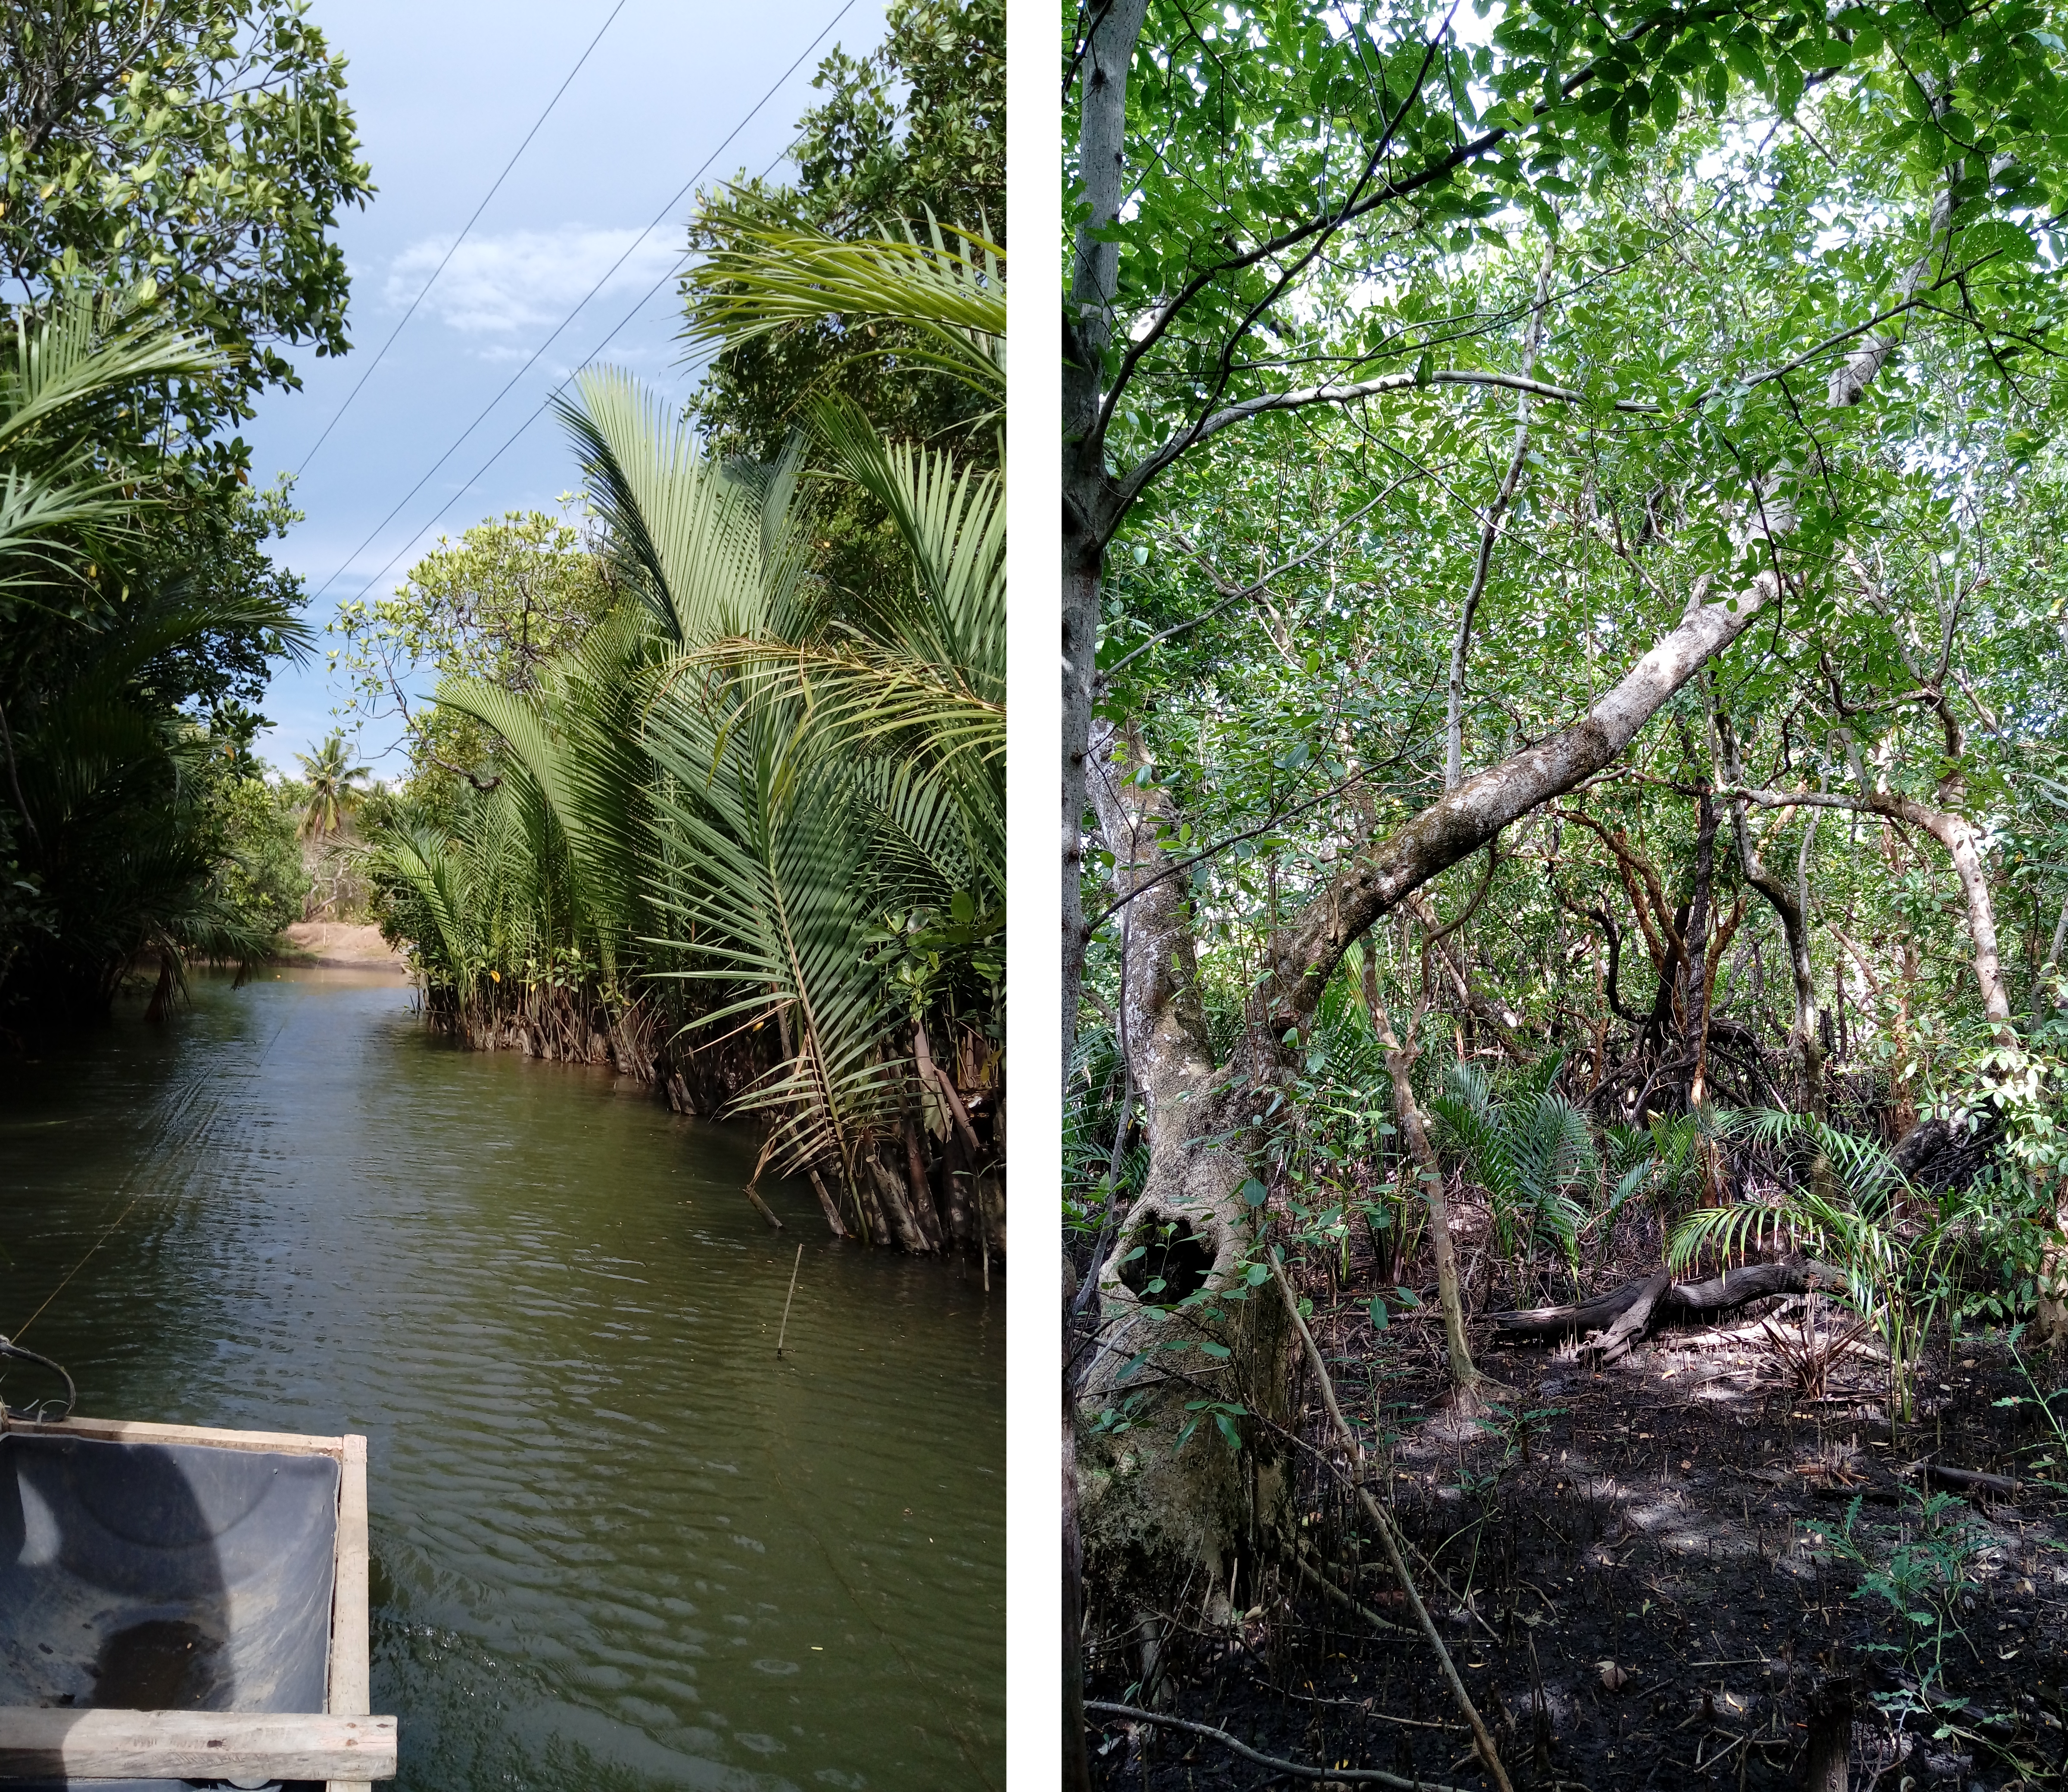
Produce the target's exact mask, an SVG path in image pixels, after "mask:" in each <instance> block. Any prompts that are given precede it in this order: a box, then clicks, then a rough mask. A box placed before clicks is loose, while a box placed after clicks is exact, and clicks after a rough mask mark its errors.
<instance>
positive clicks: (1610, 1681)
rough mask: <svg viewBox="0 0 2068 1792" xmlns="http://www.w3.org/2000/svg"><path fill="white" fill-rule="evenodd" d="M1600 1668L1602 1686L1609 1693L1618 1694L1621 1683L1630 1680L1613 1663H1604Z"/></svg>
mask: <svg viewBox="0 0 2068 1792" xmlns="http://www.w3.org/2000/svg"><path fill="white" fill-rule="evenodd" d="M1600 1668H1601V1676H1602V1685H1604V1686H1606V1688H1608V1689H1609V1690H1610V1692H1620V1691H1621V1690H1622V1685H1623V1682H1624V1681H1626V1680H1628V1679H1629V1678H1630V1676H1629V1675H1628V1674H1626V1673H1625V1672H1623V1671H1622V1668H1618V1666H1617V1665H1616V1664H1614V1662H1613V1661H1604V1662H1602V1663H1601V1664H1600Z"/></svg>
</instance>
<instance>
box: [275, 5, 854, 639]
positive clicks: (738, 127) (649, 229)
mask: <svg viewBox="0 0 2068 1792" xmlns="http://www.w3.org/2000/svg"><path fill="white" fill-rule="evenodd" d="M853 6H854V0H842V4H841V9H840V10H839V11H838V12H837V13H835V14H833V15H832V18H829V19H828V20H827V21H826V22H825V24H824V26H822V27H821V28H820V31H819V35H817V36H816V37H815V38H813V39H812V41H811V42H810V43H808V44H806V45H805V46H804V48H803V49H802V50H801V51H799V52H798V55H797V59H796V61H795V62H793V63H791V64H790V66H789V67H788V68H786V69H784V71H783V72H782V73H781V74H780V75H778V76H776V78H775V83H774V85H772V86H771V87H770V88H769V89H768V91H767V92H766V93H764V94H763V95H762V96H761V97H760V98H759V100H755V103H754V104H753V106H752V108H751V109H750V110H749V111H748V112H747V116H745V117H744V118H743V119H741V120H740V121H739V123H738V124H735V125H734V126H733V128H731V130H730V131H728V132H726V135H725V140H724V142H723V143H720V144H719V146H718V147H717V148H715V149H714V150H712V151H711V152H710V154H709V155H708V156H706V157H705V158H704V159H703V161H702V164H701V165H699V166H698V169H697V170H696V172H695V173H694V174H692V175H691V176H690V177H689V179H688V180H686V181H684V182H683V183H682V185H681V186H680V187H679V188H678V189H677V190H676V192H675V193H674V196H673V197H671V198H670V200H669V201H668V202H667V204H666V205H663V206H662V208H661V209H660V211H659V212H658V213H656V214H655V216H654V218H653V222H652V223H650V224H649V225H648V226H646V228H645V230H641V232H640V233H639V234H638V235H637V236H636V237H634V238H633V239H632V241H631V242H630V243H629V244H628V245H627V246H626V247H625V253H624V254H621V255H620V256H619V257H618V258H617V260H616V261H614V262H612V263H611V264H610V266H609V267H607V268H606V269H605V270H604V272H603V274H602V277H601V278H599V279H598V280H597V282H596V284H595V285H594V286H591V287H590V288H589V289H588V291H587V292H586V293H584V295H582V297H581V298H580V300H579V301H577V302H576V305H575V307H574V309H573V310H572V311H569V312H568V315H566V316H565V317H564V318H562V319H560V322H559V323H556V324H555V325H554V326H553V329H552V334H551V335H548V337H547V338H546V339H545V340H544V341H543V342H542V343H539V346H538V347H536V348H535V349H533V350H532V351H531V358H530V359H529V360H527V361H526V362H525V363H524V364H523V366H522V367H520V368H518V370H517V371H516V372H515V373H513V374H512V375H511V376H510V378H509V379H508V380H507V381H506V382H505V383H504V384H503V389H502V390H501V391H500V392H498V393H496V395H495V396H494V397H493V398H491V400H489V401H488V402H487V404H485V405H483V406H482V408H481V411H480V412H479V413H478V415H477V416H476V417H474V421H472V422H471V423H470V424H469V425H467V426H466V428H465V429H462V431H461V432H460V433H459V434H458V437H456V438H455V439H454V441H453V444H452V445H451V446H450V448H448V449H446V451H445V453H442V454H441V455H440V456H439V457H438V459H437V460H435V461H433V462H432V463H431V465H430V466H429V468H428V469H425V473H424V476H423V477H421V479H419V480H418V481H417V482H416V484H415V485H413V486H411V487H410V488H409V490H408V491H406V492H405V493H404V494H402V497H401V500H400V501H399V502H397V504H396V506H395V507H394V509H393V510H390V511H389V513H388V514H387V515H385V517H383V518H381V520H380V522H377V523H376V524H375V525H374V526H373V527H372V530H370V531H368V534H367V537H366V539H365V540H364V541H362V542H360V544H359V546H358V547H355V548H354V549H353V550H352V551H351V553H349V554H348V555H346V556H345V558H344V563H343V564H341V565H340V567H338V569H337V571H336V572H333V573H332V575H330V577H329V578H328V579H325V580H324V582H323V583H322V584H321V585H320V587H317V590H316V591H315V595H314V596H312V597H311V598H310V599H309V602H310V603H315V602H316V601H317V599H320V598H321V597H322V596H323V595H324V592H325V591H328V590H329V589H330V588H331V587H332V585H334V584H336V583H337V581H338V580H339V579H341V578H343V577H344V575H345V573H346V572H347V571H349V570H350V568H351V566H352V562H353V561H354V560H356V559H358V558H359V556H360V555H362V554H364V552H365V551H366V550H367V549H368V547H371V546H372V544H373V542H375V541H376V540H377V539H378V538H379V537H380V534H381V530H384V529H385V528H386V527H387V526H388V525H389V523H391V522H393V521H394V520H395V518H397V517H398V516H400V515H401V514H402V511H403V510H404V508H405V506H407V505H408V503H409V500H410V499H411V498H414V497H415V496H416V495H417V493H418V492H420V491H421V490H423V489H424V487H425V486H427V485H429V483H430V481H431V478H432V476H433V475H434V473H437V472H438V469H439V468H440V467H442V466H443V465H445V464H446V461H450V459H451V458H452V457H453V456H454V455H455V454H456V453H458V452H459V450H460V448H461V446H462V444H463V443H465V441H466V439H467V437H470V436H471V435H472V434H473V433H474V431H475V430H477V429H479V428H480V427H481V425H482V424H483V423H484V422H486V421H487V419H488V417H489V414H490V412H492V411H494V410H495V408H496V406H497V405H499V404H501V403H502V402H503V400H504V399H505V398H507V397H508V396H510V393H511V390H512V388H515V385H516V384H517V383H518V381H519V380H522V379H523V377H524V376H525V375H526V374H527V373H528V372H531V369H532V368H533V367H534V366H535V364H537V362H538V360H539V356H541V355H543V354H544V353H545V352H546V351H547V350H548V348H550V347H552V345H553V343H555V342H556V340H558V339H559V337H560V332H561V331H563V330H564V329H566V328H567V327H568V325H569V324H571V323H573V322H574V320H575V319H576V318H577V317H579V316H580V315H581V314H582V311H583V309H584V307H586V306H587V305H588V302H589V301H590V300H591V299H593V298H595V297H596V295H597V294H598V293H600V291H603V289H604V287H605V286H606V285H607V284H609V281H610V278H611V277H612V275H613V274H616V273H617V270H619V269H620V268H621V267H622V266H624V265H625V262H627V261H629V260H630V259H631V257H632V252H633V250H635V249H637V247H638V246H640V244H641V243H642V242H645V240H646V239H647V238H649V237H650V236H651V235H652V234H653V233H654V232H655V231H656V230H658V229H659V228H660V227H661V226H662V224H663V223H664V222H665V221H666V220H667V217H668V215H669V214H670V213H671V212H673V211H674V209H675V207H676V206H677V205H679V204H680V203H681V202H682V199H683V197H685V195H686V194H687V193H689V192H690V190H691V189H693V188H694V186H695V185H696V184H697V182H698V181H700V180H702V178H703V176H704V173H705V170H706V169H709V168H710V165H711V164H712V163H713V162H714V161H717V160H718V159H719V156H721V155H723V153H724V152H725V150H726V147H727V144H730V143H731V141H732V140H733V139H734V138H735V137H736V136H739V133H740V132H742V131H743V130H745V129H746V128H747V126H748V125H749V124H751V123H752V122H753V121H754V120H755V116H757V115H758V114H759V112H760V111H761V109H762V108H763V107H764V106H766V105H767V104H768V102H769V101H770V100H773V99H774V98H775V95H776V94H777V93H778V92H779V91H781V89H782V87H783V84H784V83H785V82H786V81H788V79H790V77H791V76H792V75H794V74H796V72H797V71H798V70H799V69H800V67H803V66H804V59H805V58H806V57H807V56H808V55H811V53H812V51H814V50H816V49H817V48H818V47H819V45H820V43H822V42H824V39H825V37H826V35H827V33H828V32H829V31H831V30H832V28H833V27H834V26H836V25H837V24H839V23H840V22H841V19H843V18H845V17H846V16H847V14H848V13H849V11H850V10H852V9H853ZM784 154H785V155H787V154H788V150H786V151H784ZM781 160H782V157H781V156H778V157H777V158H776V161H781ZM774 165H775V164H774V163H771V164H770V166H771V167H773V166H774ZM688 259H689V257H688V256H687V255H683V256H682V257H680V258H678V260H677V261H676V263H675V265H674V267H672V268H670V270H668V272H667V273H666V274H663V275H662V277H661V278H660V279H659V280H657V281H656V282H654V283H653V285H652V286H649V287H648V288H647V290H646V291H645V295H643V296H642V297H641V299H640V300H639V303H638V304H637V305H635V306H633V307H632V310H631V311H629V312H627V313H626V314H625V317H624V318H623V319H621V321H620V322H619V323H617V326H616V327H614V328H613V330H612V331H611V332H610V335H609V336H605V338H604V343H608V342H609V340H610V339H611V336H615V335H617V332H618V331H619V330H621V329H623V328H624V327H625V324H627V323H630V322H631V320H632V319H633V316H634V315H636V314H637V311H638V310H639V307H640V306H642V305H644V304H645V303H646V301H647V300H648V299H651V298H652V297H653V295H654V294H655V293H656V292H657V291H660V290H661V287H662V286H663V285H665V284H666V282H668V281H669V280H670V279H672V278H674V276H675V274H677V273H678V272H679V271H680V270H681V268H682V264H683V263H684V262H686V261H687V260H688ZM602 347H603V344H602V343H599V344H598V345H597V347H596V351H595V353H596V354H600V353H601V352H602ZM590 358H591V359H594V355H593V354H592V356H591V357H590ZM584 365H586V363H584ZM569 377H570V378H572V375H570V376H569ZM565 384H567V381H566V380H562V381H561V382H560V385H562V386H564V385H565ZM559 389H560V387H557V386H556V388H554V390H555V391H556V392H557V391H558V390H559ZM544 408H545V407H544V405H543V404H541V405H540V406H539V410H540V411H543V409H544ZM537 414H538V413H537V412H534V413H533V416H534V417H535V416H536V415H537ZM531 421H532V418H531V417H527V418H526V419H525V420H524V422H523V425H520V426H519V429H518V431H517V434H518V435H522V434H523V432H524V430H525V429H527V428H529V427H530V425H531ZM510 440H511V441H515V440H516V436H512V437H511V438H510ZM509 445H510V443H509V442H507V441H506V442H505V443H504V444H503V448H499V449H497V450H496V451H495V455H494V456H492V457H491V458H490V460H489V461H487V463H486V465H484V466H483V467H482V472H486V470H487V469H488V467H489V466H492V465H495V461H496V460H497V459H499V458H500V457H501V456H502V454H503V449H507V447H508V446H509ZM479 477H481V475H480V473H476V474H475V475H474V478H477V479H478V478H479ZM472 483H473V480H469V481H468V482H467V486H470V485H472ZM467 486H462V487H461V488H460V492H464V491H465V490H466V489H467ZM460 492H455V493H454V494H453V497H452V498H448V499H447V500H446V505H445V506H444V507H443V508H442V509H441V510H439V512H438V515H440V516H442V515H444V514H445V510H446V509H450V507H451V506H452V504H453V503H454V502H457V500H458V497H459V495H460ZM432 520H433V521H434V522H435V521H436V520H437V518H433V519H432ZM429 526H430V525H429V523H426V524H425V526H424V527H425V528H428V527H429ZM422 533H423V530H422V529H419V530H417V534H418V535H421V534H422ZM415 538H416V537H415V536H412V537H411V538H410V539H411V541H412V542H413V541H414V540H415ZM405 551H406V550H405ZM395 558H396V559H401V555H399V554H398V555H396V557H395ZM393 564H394V560H390V561H389V566H393ZM387 570H388V568H387V567H382V568H381V571H380V572H378V573H376V574H375V575H373V578H372V579H368V581H367V584H368V587H369V588H370V587H372V584H373V583H374V582H375V580H376V579H380V578H381V576H383V575H385V573H386V571H387Z"/></svg>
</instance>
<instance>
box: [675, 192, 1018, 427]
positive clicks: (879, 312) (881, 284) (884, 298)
mask: <svg viewBox="0 0 2068 1792" xmlns="http://www.w3.org/2000/svg"><path fill="white" fill-rule="evenodd" d="M711 221H712V222H713V223H714V225H716V226H717V227H718V229H719V231H720V233H721V234H724V235H726V236H727V237H728V238H730V239H731V242H730V246H727V247H725V248H722V249H719V250H716V251H715V252H714V253H713V254H710V255H708V256H706V258H704V259H703V260H702V262H699V263H698V266H697V268H696V270H695V271H694V273H692V274H690V285H691V286H692V287H693V288H694V291H695V293H696V298H695V299H694V304H693V308H692V311H691V314H690V327H689V329H688V330H687V331H686V332H685V333H684V334H685V337H686V340H687V341H688V342H689V343H690V344H691V345H692V346H694V347H713V348H725V347H735V346H737V345H739V344H740V343H747V342H751V341H753V340H755V339H756V338H758V337H761V336H766V335H770V334H771V333H772V332H774V331H779V330H783V329H787V328H790V327H794V326H796V325H799V324H804V323H818V322H820V321H821V320H822V319H829V318H845V319H854V320H860V321H864V322H866V321H868V320H869V319H880V320H883V321H887V322H890V323H901V324H907V325H910V326H912V327H914V329H916V330H917V331H918V332H919V333H920V335H921V336H922V339H923V341H924V343H925V344H926V346H925V347H922V348H921V349H920V350H919V351H917V352H916V353H914V352H913V351H910V350H907V349H901V350H900V351H899V353H900V356H901V358H902V359H904V360H913V361H917V362H919V363H920V364H924V365H928V366H931V367H933V368H935V369H936V370H937V371H938V372H942V373H946V374H947V375H949V376H951V377H952V378H955V379H957V380H961V381H963V383H964V384H967V385H968V386H971V387H972V388H975V390H976V391H978V392H981V393H982V394H983V395H984V396H986V397H987V398H991V399H993V400H995V401H996V402H997V403H999V404H1003V402H1004V400H1005V251H1004V250H1003V249H1001V248H1000V247H999V246H998V245H997V244H995V243H993V242H987V241H986V240H985V239H984V238H983V236H981V235H980V234H978V233H977V232H975V231H973V230H966V229H951V230H947V231H945V232H944V231H943V230H942V229H941V227H940V225H939V224H938V221H936V220H935V219H934V215H933V213H931V212H928V213H927V214H926V235H925V236H924V237H923V238H922V237H921V236H920V234H918V232H917V231H915V230H913V229H912V227H911V226H910V225H909V224H904V225H902V226H901V227H902V236H901V237H899V238H884V237H879V238H873V239H869V240H866V241H864V242H841V241H840V240H839V239H837V238H833V237H829V236H826V235H824V234H820V233H819V232H817V231H809V230H785V229H782V228H780V227H779V226H768V225H758V224H748V223H747V222H745V221H743V220H741V219H740V218H739V217H738V216H737V215H736V214H728V213H719V214H714V217H713V219H712V220H711ZM958 239H959V247H951V244H954V243H955V242H957V241H958ZM868 352H871V351H858V354H861V353H868Z"/></svg>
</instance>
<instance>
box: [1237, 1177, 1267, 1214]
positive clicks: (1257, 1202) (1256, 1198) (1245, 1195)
mask: <svg viewBox="0 0 2068 1792" xmlns="http://www.w3.org/2000/svg"><path fill="white" fill-rule="evenodd" d="M1236 1193H1237V1194H1239V1195H1240V1196H1241V1197H1242V1200H1243V1205H1244V1206H1245V1207H1261V1206H1262V1205H1264V1202H1265V1201H1268V1200H1269V1199H1270V1198H1271V1191H1270V1190H1269V1189H1267V1188H1265V1187H1264V1185H1263V1184H1262V1183H1261V1182H1260V1181H1258V1180H1256V1177H1255V1176H1252V1177H1250V1179H1249V1180H1248V1181H1247V1182H1245V1183H1244V1184H1243V1185H1242V1186H1241V1188H1240V1189H1237V1190H1236Z"/></svg>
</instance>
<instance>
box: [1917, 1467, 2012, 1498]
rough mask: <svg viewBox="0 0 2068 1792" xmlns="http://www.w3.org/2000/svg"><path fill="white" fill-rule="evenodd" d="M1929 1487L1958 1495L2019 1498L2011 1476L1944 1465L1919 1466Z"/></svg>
mask: <svg viewBox="0 0 2068 1792" xmlns="http://www.w3.org/2000/svg"><path fill="white" fill-rule="evenodd" d="M1919 1467H1921V1468H1922V1469H1923V1471H1924V1484H1925V1485H1926V1486H1928V1487H1944V1488H1948V1489H1951V1490H1952V1492H1954V1493H1982V1494H1986V1495H1987V1496H1988V1497H1989V1498H1991V1499H1998V1500H2011V1499H2016V1498H2017V1482H2016V1481H2013V1480H2012V1479H2011V1477H2009V1475H1992V1474H1986V1473H1984V1472H1983V1471H1982V1470H1981V1469H1949V1468H1948V1467H1947V1466H1946V1465H1944V1463H1940V1462H1925V1463H1921V1464H1919Z"/></svg>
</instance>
